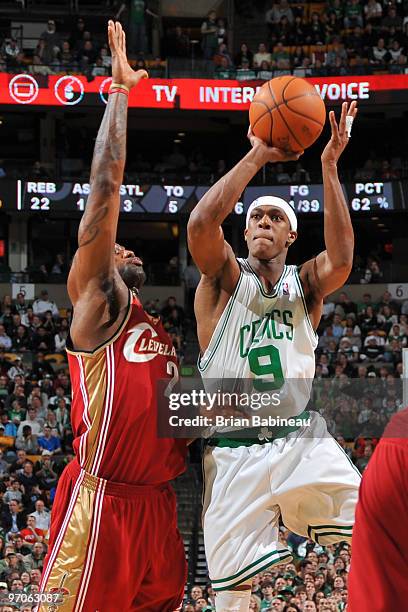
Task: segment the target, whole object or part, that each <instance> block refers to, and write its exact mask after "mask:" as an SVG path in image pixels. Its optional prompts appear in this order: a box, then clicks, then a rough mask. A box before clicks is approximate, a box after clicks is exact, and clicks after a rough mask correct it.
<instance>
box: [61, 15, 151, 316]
mask: <svg viewBox="0 0 408 612" xmlns="http://www.w3.org/2000/svg"><path fill="white" fill-rule="evenodd" d="M108 37H109V46H110V49H111V53H112V79H113V80H112V86H111V90H110V94H109V99H108V103H107V105H106V109H105V114H104V116H103V120H102V123H101V126H100V128H99V132H98V136H97V138H96V143H95V150H94V155H93V160H92V168H91V178H90V184H91V191H90V195H89V198H88V202H87V205H86V209H85V212H84V215H83V217H82V219H81V223H80V226H79V231H78V250H77V252H76V254H75V258H74V261H73V265H72V268H71V271H70V275H69V278H68V292H69V296H70V298H71V301H72V303H73V304H74V306H75V305H76V304H77V302H78V301H79V300H82V299H87V296H86V294H88V293H89V294H90V295H92V296H95V295H98V294H99V295H100V297H101V299H102V300H103V299H104V293H105V288H106V286H107V284H109V283H115V284H116V286H117V290H118V298H119V301H122V300H126V299H127V295H128V291H127V289H126V286H125V284H124V283H123V281H122V280H121V279H120V277H119V275H115V268H114V246H115V239H116V231H117V225H118V218H119V208H120V197H119V191H120V185H121V183H122V180H123V173H124V167H125V161H126V128H127V109H128V92H129V91H130V89H131V88H132V87H134V86H135V85H137V83H138V82H139V81H140V79H142V78H145V77H147V73H146V71H144V70H139V71H138V72H134V71H133V70H132V69H131V68H130V66H129V64H128V62H127V58H126V41H125V34H124V32H123V30H122V26H121V25H120V23H116V24H115V23H113V21H109V24H108ZM118 85H119V86H120V87H118ZM115 86H116V87H115ZM116 276H117V278H116ZM121 295H123V297H122V298H121Z"/></svg>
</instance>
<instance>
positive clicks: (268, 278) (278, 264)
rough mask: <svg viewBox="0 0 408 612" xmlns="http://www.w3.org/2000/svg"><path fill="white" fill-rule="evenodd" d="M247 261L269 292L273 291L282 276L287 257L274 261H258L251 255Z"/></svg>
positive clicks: (280, 256) (275, 258) (274, 259)
mask: <svg viewBox="0 0 408 612" xmlns="http://www.w3.org/2000/svg"><path fill="white" fill-rule="evenodd" d="M247 259H248V263H249V265H250V266H251V268H252V269H253V270H254V272H256V274H257V275H258V276H259V278H260V279H261V282H262V284H263V286H264V288H265V289H266V290H267V291H270V290H271V289H273V287H274V286H275V285H276V283H277V282H278V280H279V279H280V277H281V276H282V273H283V270H284V268H285V257H284V256H282V255H278V256H277V257H274V258H273V259H257V258H256V257H253V256H252V255H251V254H250V253H249V254H248V258H247Z"/></svg>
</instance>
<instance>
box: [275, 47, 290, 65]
mask: <svg viewBox="0 0 408 612" xmlns="http://www.w3.org/2000/svg"><path fill="white" fill-rule="evenodd" d="M271 59H272V64H273V65H274V64H276V65H277V66H278V67H284V66H285V67H288V68H289V67H290V64H289V53H288V52H287V50H286V49H285V47H284V46H283V44H282V43H281V42H278V43H277V44H276V45H275V46H274V48H273V53H272V54H271ZM282 62H283V63H282Z"/></svg>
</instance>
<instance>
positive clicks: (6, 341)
mask: <svg viewBox="0 0 408 612" xmlns="http://www.w3.org/2000/svg"><path fill="white" fill-rule="evenodd" d="M0 348H2V349H5V350H7V351H9V350H11V348H12V340H11V338H10V336H8V335H7V333H6V328H5V327H4V325H0Z"/></svg>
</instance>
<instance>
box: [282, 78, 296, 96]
mask: <svg viewBox="0 0 408 612" xmlns="http://www.w3.org/2000/svg"><path fill="white" fill-rule="evenodd" d="M297 78H298V77H295V76H294V77H292V78H291V79H290V81H288V82H287V83H286V85H285V87H284V88H283V89H282V100H284V99H285V91H286V88H287V87H288V86H289V85H290V84H291V83H293V81H295V80H296V79H297Z"/></svg>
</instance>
